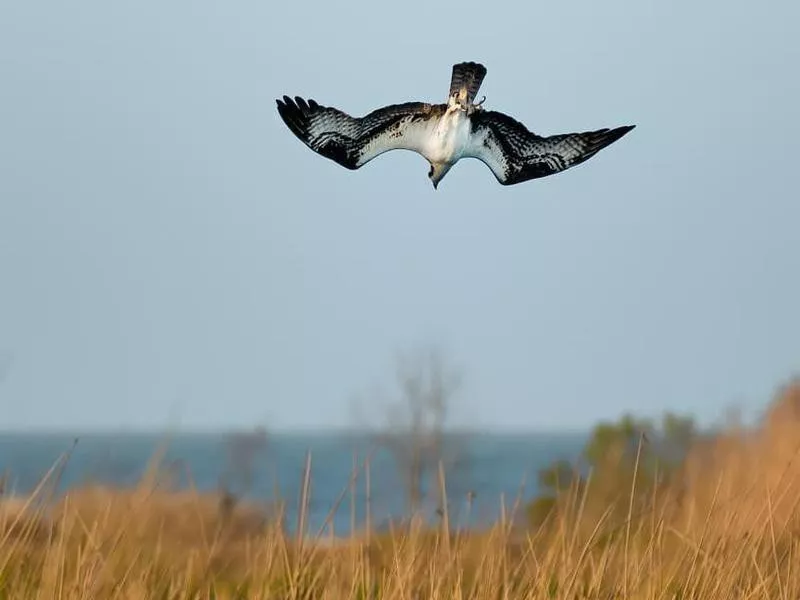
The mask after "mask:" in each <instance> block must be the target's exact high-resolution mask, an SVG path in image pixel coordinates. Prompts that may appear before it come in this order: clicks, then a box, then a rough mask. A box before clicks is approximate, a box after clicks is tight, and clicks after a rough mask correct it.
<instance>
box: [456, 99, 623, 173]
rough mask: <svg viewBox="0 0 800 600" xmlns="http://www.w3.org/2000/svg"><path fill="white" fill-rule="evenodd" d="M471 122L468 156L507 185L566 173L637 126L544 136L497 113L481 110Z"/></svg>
mask: <svg viewBox="0 0 800 600" xmlns="http://www.w3.org/2000/svg"><path fill="white" fill-rule="evenodd" d="M471 119H472V141H471V143H470V146H469V148H468V149H467V151H466V152H465V154H464V156H470V157H472V158H477V159H478V160H481V161H482V162H484V163H485V164H486V165H487V166H488V167H489V168H490V169H491V170H492V173H494V176H495V177H496V178H497V180H498V181H499V182H500V183H501V184H503V185H513V184H515V183H521V182H523V181H528V180H529V179H536V178H538V177H547V176H548V175H553V174H555V173H560V172H561V171H565V170H566V169H569V168H570V167H574V166H575V165H578V164H580V163H582V162H584V161H586V160H588V159H590V158H591V157H592V156H594V155H595V154H597V153H598V152H599V151H600V150H602V149H603V148H605V147H606V146H608V145H609V144H612V143H613V142H615V141H617V140H618V139H619V138H621V137H622V136H623V135H625V134H626V133H628V132H629V131H630V130H632V129H633V128H634V127H635V125H627V126H624V127H617V128H615V129H607V128H606V129H598V130H596V131H585V132H581V133H566V134H560V135H552V136H549V137H542V136H539V135H536V134H535V133H532V132H530V131H528V129H527V128H526V127H525V126H524V125H523V124H522V123H520V122H519V121H517V120H515V119H513V118H511V117H509V116H508V115H505V114H503V113H499V112H496V111H479V112H476V113H474V114H473V115H472V117H471Z"/></svg>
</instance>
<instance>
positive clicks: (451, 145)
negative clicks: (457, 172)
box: [425, 110, 470, 163]
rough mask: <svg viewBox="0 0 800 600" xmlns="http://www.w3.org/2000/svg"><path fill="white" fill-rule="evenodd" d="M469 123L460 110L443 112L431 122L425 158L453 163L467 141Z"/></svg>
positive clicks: (465, 114) (459, 156)
mask: <svg viewBox="0 0 800 600" xmlns="http://www.w3.org/2000/svg"><path fill="white" fill-rule="evenodd" d="M469 130H470V124H469V119H468V118H467V113H465V112H464V111H462V110H457V111H454V112H447V113H445V114H444V115H443V116H442V117H441V118H440V119H438V120H437V121H435V122H432V123H431V129H430V132H429V137H428V142H427V144H426V145H425V158H427V159H428V160H429V161H431V162H436V163H454V162H456V161H457V160H458V159H459V158H461V156H462V153H463V152H464V150H465V148H466V147H467V145H468V143H469Z"/></svg>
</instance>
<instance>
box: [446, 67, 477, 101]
mask: <svg viewBox="0 0 800 600" xmlns="http://www.w3.org/2000/svg"><path fill="white" fill-rule="evenodd" d="M484 77H486V67H484V66H483V65H482V64H480V63H476V62H463V63H459V64H457V65H453V74H452V76H451V77H450V97H451V98H452V97H453V96H455V97H457V98H458V99H459V100H461V101H462V102H464V103H466V104H472V103H473V101H474V100H475V97H476V96H477V95H478V90H479V89H480V87H481V84H482V83H483V78H484Z"/></svg>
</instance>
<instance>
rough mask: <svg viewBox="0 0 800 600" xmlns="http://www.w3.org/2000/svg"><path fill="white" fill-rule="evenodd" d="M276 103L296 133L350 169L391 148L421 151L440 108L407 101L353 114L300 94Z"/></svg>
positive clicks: (328, 156) (306, 142) (282, 115)
mask: <svg viewBox="0 0 800 600" xmlns="http://www.w3.org/2000/svg"><path fill="white" fill-rule="evenodd" d="M276 102H277V103H278V113H279V114H280V116H281V118H282V119H283V122H284V123H286V125H287V126H288V127H289V129H290V130H291V131H292V133H294V134H295V135H296V136H297V137H298V138H300V140H302V141H303V143H305V144H306V145H307V146H308V147H309V148H311V149H312V150H313V151H314V152H317V153H318V154H321V155H322V156H324V157H326V158H329V159H331V160H333V161H335V162H337V163H339V164H340V165H342V166H343V167H346V168H348V169H358V168H359V167H361V166H363V165H364V164H366V163H367V162H369V161H370V160H372V159H373V158H375V157H376V156H378V155H379V154H382V153H383V152H386V151H388V150H393V149H406V150H413V151H415V152H419V151H420V149H421V147H422V144H423V143H424V137H425V132H426V124H427V122H428V118H429V117H430V116H432V115H433V114H434V113H435V112H436V111H437V110H438V107H437V106H432V105H430V104H426V103H423V102H406V103H404V104H394V105H391V106H385V107H383V108H379V109H377V110H374V111H372V112H371V113H369V114H367V115H365V116H363V117H351V116H350V115H348V114H347V113H344V112H342V111H340V110H338V109H336V108H330V107H327V106H322V105H321V104H317V102H315V101H314V100H310V99H309V100H308V102H306V101H305V100H304V99H303V98H300V97H299V96H296V97H295V99H294V100H292V99H291V98H289V97H288V96H284V97H283V101H281V100H277V101H276Z"/></svg>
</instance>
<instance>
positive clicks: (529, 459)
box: [0, 433, 586, 535]
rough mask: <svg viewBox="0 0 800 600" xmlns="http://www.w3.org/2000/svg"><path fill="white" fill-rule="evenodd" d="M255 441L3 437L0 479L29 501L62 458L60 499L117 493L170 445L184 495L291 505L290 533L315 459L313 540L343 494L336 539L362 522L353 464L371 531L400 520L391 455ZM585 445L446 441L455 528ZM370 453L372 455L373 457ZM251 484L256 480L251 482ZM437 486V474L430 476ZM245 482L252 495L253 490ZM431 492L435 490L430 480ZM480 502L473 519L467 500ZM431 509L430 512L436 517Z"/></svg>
mask: <svg viewBox="0 0 800 600" xmlns="http://www.w3.org/2000/svg"><path fill="white" fill-rule="evenodd" d="M259 439H261V440H262V442H263V439H262V438H258V437H256V436H255V435H253V434H238V436H237V437H231V435H230V434H224V433H218V434H210V433H209V434H178V435H173V436H171V437H170V438H166V437H165V436H163V435H158V434H152V435H150V434H92V435H85V436H80V438H79V440H78V443H77V444H74V438H73V437H72V436H69V435H61V434H58V435H57V434H28V433H0V470H2V471H3V472H6V473H7V474H8V476H9V477H8V483H7V488H8V489H10V490H11V491H12V492H14V493H20V494H24V493H29V492H30V491H32V490H33V489H34V488H35V487H36V485H37V483H38V482H39V481H40V480H41V478H42V476H43V475H45V473H46V472H47V471H48V470H49V469H50V468H51V467H52V466H53V465H54V464H55V463H56V462H57V461H58V460H59V457H60V456H62V455H63V454H64V453H65V452H66V453H70V454H69V460H68V461H67V463H66V467H65V468H64V469H63V471H62V473H61V476H60V479H59V485H58V489H59V490H64V489H67V488H71V487H75V486H79V485H82V484H86V483H89V482H93V483H98V482H99V483H105V484H111V485H118V486H131V485H135V484H136V483H137V482H138V481H139V479H140V478H141V476H142V475H143V474H144V472H145V470H146V468H147V466H148V464H149V463H150V462H151V460H152V459H153V457H154V456H155V453H156V452H157V451H158V450H159V448H162V447H163V444H164V442H167V444H168V445H167V446H166V449H165V455H164V462H162V464H171V465H172V467H173V469H174V473H175V474H176V477H177V480H176V481H177V483H178V484H179V485H181V486H185V485H188V484H190V483H191V484H192V485H193V486H194V487H196V488H197V489H198V490H199V491H201V492H203V491H214V490H217V489H219V485H220V483H221V482H222V481H225V482H227V485H228V487H229V489H231V490H232V491H234V492H237V493H242V494H244V495H245V496H247V497H249V498H250V499H254V500H259V501H260V500H263V501H270V500H274V499H275V498H276V497H280V498H281V499H282V500H284V501H285V502H286V516H287V526H288V528H289V529H290V530H293V529H294V527H295V524H296V521H297V514H298V502H299V499H300V494H301V490H302V484H303V472H304V467H305V464H306V454H307V452H310V456H311V477H310V481H311V489H310V497H309V505H308V509H307V512H306V514H307V522H308V525H309V532H310V533H312V534H313V533H314V532H316V531H317V530H319V529H320V528H321V527H323V525H324V524H325V523H326V519H327V518H328V515H329V512H330V511H331V509H332V508H333V506H334V505H335V503H336V502H337V499H338V498H340V496H341V495H342V493H343V492H345V493H346V495H345V496H344V499H343V501H342V502H341V505H340V506H339V508H338V510H336V512H335V513H334V515H333V517H332V519H331V520H330V521H329V522H332V523H333V527H334V532H335V533H336V534H344V535H346V534H347V532H348V531H349V530H350V524H351V510H352V508H353V505H354V507H355V514H356V521H357V524H361V523H363V522H364V518H365V514H366V511H365V507H366V502H365V498H366V478H365V476H364V472H363V470H361V471H360V472H359V473H358V474H357V476H356V482H355V486H356V490H357V491H356V497H355V501H354V503H353V504H351V498H352V495H351V494H350V490H351V486H350V480H351V477H352V476H353V470H354V461H361V462H363V461H364V460H365V459H366V458H367V457H368V456H370V455H371V458H370V463H369V464H370V469H369V471H370V490H371V500H370V509H371V516H372V522H373V524H375V525H377V526H380V524H381V523H382V522H384V521H385V520H386V519H388V518H397V517H401V516H402V515H403V510H404V506H405V500H404V499H405V492H404V490H405V489H406V487H405V486H404V485H403V478H402V474H403V473H405V472H407V471H406V470H401V469H399V468H398V466H397V462H396V461H395V460H394V458H393V456H394V455H393V454H391V453H389V452H388V451H387V450H386V449H385V448H384V447H380V446H376V444H375V441H374V439H371V438H369V437H366V436H364V435H355V434H350V435H347V434H315V435H299V434H271V435H268V436H267V437H266V444H265V445H263V444H260V443H259ZM585 439H586V436H585V435H582V434H541V433H539V434H530V435H490V434H481V435H470V436H468V437H466V438H464V439H460V440H459V439H452V440H449V441H448V446H447V447H448V448H457V451H453V455H454V456H457V457H458V458H459V462H458V463H456V466H455V467H453V468H451V469H450V471H449V473H448V474H447V494H448V504H449V513H450V518H451V522H452V523H454V524H458V525H461V526H471V527H473V526H480V525H482V524H486V523H488V522H492V521H494V520H495V519H496V518H497V517H498V515H499V510H500V506H501V497H503V496H505V504H506V506H507V507H508V508H511V506H512V504H513V502H514V501H515V499H516V498H517V497H518V496H519V495H520V492H521V486H522V485H523V484H524V488H523V489H522V497H523V498H525V499H529V498H531V497H533V496H534V495H535V494H536V493H537V491H538V490H537V486H536V473H537V472H538V470H540V469H541V468H543V467H545V466H547V465H548V464H550V463H551V462H552V461H553V460H556V459H561V458H564V459H567V460H572V459H574V458H575V457H577V455H578V453H579V452H580V450H581V448H582V445H583V443H584V441H585ZM371 453H372V454H371ZM248 474H249V475H250V476H251V479H250V480H248V478H247V476H248ZM434 477H435V474H434ZM248 481H249V485H248ZM427 481H428V484H427V487H429V488H430V486H431V484H432V483H433V485H435V480H434V479H432V478H431V479H430V480H427ZM470 491H471V492H474V494H475V496H474V500H473V502H472V505H471V507H470V508H469V510H467V505H468V503H467V494H468V492H470ZM433 502H435V500H434V499H432V500H431V503H429V504H428V505H426V508H427V509H430V511H431V514H432V509H433V508H435V505H434V504H433Z"/></svg>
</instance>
